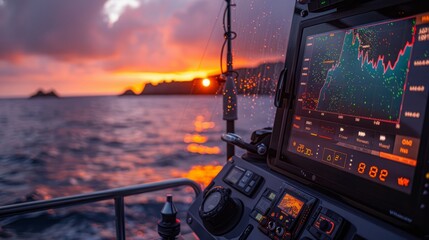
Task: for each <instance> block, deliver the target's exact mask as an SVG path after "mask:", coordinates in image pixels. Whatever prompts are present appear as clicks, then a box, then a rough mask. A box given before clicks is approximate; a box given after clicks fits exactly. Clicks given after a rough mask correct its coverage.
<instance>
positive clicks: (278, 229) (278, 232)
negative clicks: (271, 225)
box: [276, 227, 285, 237]
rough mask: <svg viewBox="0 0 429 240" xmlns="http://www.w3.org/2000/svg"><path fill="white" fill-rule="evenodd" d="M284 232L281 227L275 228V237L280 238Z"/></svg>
mask: <svg viewBox="0 0 429 240" xmlns="http://www.w3.org/2000/svg"><path fill="white" fill-rule="evenodd" d="M284 232H285V230H284V229H283V228H282V227H277V228H276V235H277V236H279V237H281V236H283V233H284Z"/></svg>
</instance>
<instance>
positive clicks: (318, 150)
mask: <svg viewBox="0 0 429 240" xmlns="http://www.w3.org/2000/svg"><path fill="white" fill-rule="evenodd" d="M320 29H321V28H318V27H313V28H311V27H310V28H308V29H307V30H304V33H303V38H302V43H301V49H300V57H299V62H298V70H297V73H296V78H297V84H298V86H297V88H298V89H297V92H296V103H295V107H294V115H293V116H292V127H291V129H290V134H289V138H288V142H287V143H286V144H287V145H286V148H287V151H288V152H291V153H293V154H297V155H299V156H301V157H304V158H306V159H310V160H311V161H316V162H318V163H321V164H323V165H324V166H328V167H329V168H332V169H336V170H338V171H341V172H345V173H348V174H352V175H354V176H356V177H357V178H358V179H366V180H367V181H370V182H372V183H376V184H377V185H380V186H384V187H387V188H389V189H393V190H395V191H399V192H402V193H405V194H411V192H412V186H413V181H414V174H415V170H416V166H417V164H418V153H419V147H420V145H421V140H422V131H423V125H424V117H425V114H426V113H425V110H426V107H427V106H426V105H427V98H428V91H427V90H428V88H429V79H428V71H429V14H423V15H416V16H411V17H407V18H402V19H395V20H388V21H378V22H375V23H371V24H364V25H358V26H354V27H352V28H344V29H340V30H332V31H326V32H320ZM326 175H327V174H325V176H326Z"/></svg>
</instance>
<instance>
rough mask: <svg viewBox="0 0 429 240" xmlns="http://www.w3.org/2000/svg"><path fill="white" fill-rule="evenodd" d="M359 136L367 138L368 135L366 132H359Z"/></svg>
mask: <svg viewBox="0 0 429 240" xmlns="http://www.w3.org/2000/svg"><path fill="white" fill-rule="evenodd" d="M358 136H359V137H365V136H366V133H365V132H363V131H359V132H358Z"/></svg>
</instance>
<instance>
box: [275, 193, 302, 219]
mask: <svg viewBox="0 0 429 240" xmlns="http://www.w3.org/2000/svg"><path fill="white" fill-rule="evenodd" d="M303 206H304V202H303V201H301V200H299V199H298V198H296V197H294V196H292V195H290V194H288V193H286V194H285V195H284V196H283V198H282V200H281V201H280V202H279V204H278V205H277V207H278V208H279V209H280V210H281V211H282V212H283V213H284V214H285V215H287V216H291V217H292V218H294V219H295V218H297V217H298V215H299V213H300V212H301V209H302V207H303Z"/></svg>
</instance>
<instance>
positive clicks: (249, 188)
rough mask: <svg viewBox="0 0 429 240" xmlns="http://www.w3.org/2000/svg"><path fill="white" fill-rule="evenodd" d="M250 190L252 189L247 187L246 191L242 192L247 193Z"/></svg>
mask: <svg viewBox="0 0 429 240" xmlns="http://www.w3.org/2000/svg"><path fill="white" fill-rule="evenodd" d="M251 189H252V188H251V187H249V186H248V187H247V188H246V190H244V191H245V192H246V193H249V192H250V190H251Z"/></svg>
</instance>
